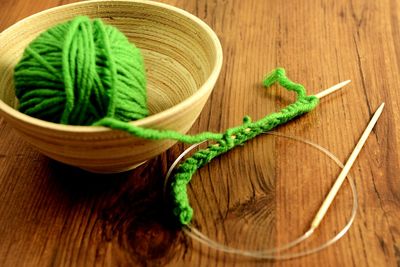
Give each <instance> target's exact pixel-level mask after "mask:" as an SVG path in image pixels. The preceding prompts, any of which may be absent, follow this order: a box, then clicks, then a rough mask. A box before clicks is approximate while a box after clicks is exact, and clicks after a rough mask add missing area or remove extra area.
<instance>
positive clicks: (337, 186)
mask: <svg viewBox="0 0 400 267" xmlns="http://www.w3.org/2000/svg"><path fill="white" fill-rule="evenodd" d="M384 106H385V103H382V104H381V105H380V106H379V108H378V109H377V110H376V111H375V114H374V116H373V117H372V119H371V121H370V122H369V124H368V126H367V128H365V130H364V133H363V134H362V135H361V138H360V140H359V141H358V143H357V145H356V147H355V148H354V150H353V152H352V153H351V155H350V157H349V159H348V160H347V162H346V164H345V165H344V168H343V169H342V171H341V172H340V174H339V176H338V178H337V179H336V181H335V183H334V184H333V186H332V188H331V190H330V191H329V193H328V195H327V196H326V198H325V200H324V202H323V203H322V206H321V207H320V208H319V210H318V212H317V214H316V215H315V217H314V220H313V221H312V223H311V228H310V230H311V231H314V230H315V229H316V228H317V227H318V226H319V224H320V223H321V221H322V219H323V218H324V216H325V214H326V212H327V211H328V209H329V207H330V206H331V204H332V202H333V200H334V199H335V197H336V195H337V193H338V191H339V189H340V187H341V186H342V184H343V181H344V179H345V178H346V176H347V174H348V173H349V171H350V168H351V166H353V163H354V161H355V160H356V158H357V156H358V154H359V153H360V151H361V149H362V147H363V146H364V144H365V142H366V141H367V138H368V136H369V135H370V133H371V131H372V129H373V128H374V126H375V124H376V122H377V121H378V119H379V117H380V115H381V114H382V111H383V107H384Z"/></svg>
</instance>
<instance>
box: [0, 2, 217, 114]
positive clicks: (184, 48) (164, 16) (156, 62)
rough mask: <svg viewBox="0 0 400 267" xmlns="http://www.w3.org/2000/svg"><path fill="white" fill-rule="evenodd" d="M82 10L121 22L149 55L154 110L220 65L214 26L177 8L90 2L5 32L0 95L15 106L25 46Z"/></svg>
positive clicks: (0, 43) (0, 42)
mask: <svg viewBox="0 0 400 267" xmlns="http://www.w3.org/2000/svg"><path fill="white" fill-rule="evenodd" d="M77 15H87V16H89V17H91V18H101V19H103V20H104V21H105V22H106V23H108V24H111V25H114V26H116V27H117V28H118V29H119V30H121V31H122V32H123V33H124V34H125V35H126V36H127V37H128V38H129V40H130V41H131V42H133V43H134V44H135V45H136V46H137V47H139V48H140V49H141V51H142V54H143V56H144V60H145V65H146V72H147V83H148V88H147V91H148V106H149V110H150V113H151V114H156V113H159V112H162V111H165V110H167V109H169V108H171V107H173V106H175V105H177V104H178V103H180V102H182V101H184V100H185V99H187V98H188V97H190V96H192V95H193V94H194V93H195V92H196V91H197V90H199V88H200V87H201V86H202V85H203V84H204V83H205V82H206V81H207V79H208V78H209V76H210V74H211V73H212V72H213V70H215V68H216V64H217V62H216V61H217V57H218V55H217V53H218V50H217V49H216V46H215V39H214V40H213V38H212V36H210V32H209V30H207V29H205V28H204V25H203V24H201V23H199V20H198V19H197V18H195V17H194V16H191V15H189V14H187V13H186V12H181V11H180V10H178V9H176V8H171V7H169V6H166V5H163V4H158V3H152V2H140V1H139V2H135V1H87V2H81V3H76V4H71V5H66V6H61V7H58V8H53V9H50V10H46V11H44V12H41V13H38V14H36V15H33V16H31V17H29V18H27V19H25V20H23V21H21V22H19V23H17V24H15V25H14V26H12V27H10V28H9V29H7V30H6V31H4V32H2V33H1V34H0V99H1V100H2V101H3V102H5V103H6V104H7V105H9V106H11V107H13V108H16V107H17V105H18V100H17V99H16V97H15V93H14V83H13V68H14V66H15V65H16V63H17V62H18V60H19V59H20V58H21V56H22V53H23V51H24V49H25V47H26V46H27V45H28V44H29V43H30V42H31V41H32V40H33V39H34V38H35V37H36V36H37V35H38V34H40V33H41V32H43V31H45V30H46V29H48V28H49V27H51V26H53V25H55V24H57V23H60V22H63V21H66V20H69V19H72V18H73V17H75V16H77Z"/></svg>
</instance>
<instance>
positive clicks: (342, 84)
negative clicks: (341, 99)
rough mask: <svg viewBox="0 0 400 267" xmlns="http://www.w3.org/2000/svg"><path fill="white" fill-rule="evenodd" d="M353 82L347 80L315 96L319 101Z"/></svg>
mask: <svg viewBox="0 0 400 267" xmlns="http://www.w3.org/2000/svg"><path fill="white" fill-rule="evenodd" d="M350 82H351V80H347V81H344V82H341V83H338V84H336V85H334V86H332V87H329V88H328V89H325V90H323V91H321V92H319V93H318V94H316V95H315V96H316V97H318V98H319V99H321V98H323V97H324V96H327V95H329V94H331V93H333V92H335V91H337V90H339V89H341V88H342V87H344V86H345V85H347V84H349V83H350Z"/></svg>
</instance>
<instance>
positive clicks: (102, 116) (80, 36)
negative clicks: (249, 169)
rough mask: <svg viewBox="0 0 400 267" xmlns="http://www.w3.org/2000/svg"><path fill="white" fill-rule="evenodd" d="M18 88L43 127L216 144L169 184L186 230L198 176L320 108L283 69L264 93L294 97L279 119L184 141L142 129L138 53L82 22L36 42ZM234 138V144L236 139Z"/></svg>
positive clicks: (98, 24)
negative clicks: (279, 90)
mask: <svg viewBox="0 0 400 267" xmlns="http://www.w3.org/2000/svg"><path fill="white" fill-rule="evenodd" d="M14 81H15V87H16V96H17V97H18V99H19V101H20V106H19V110H20V111H21V112H23V113H25V114H27V115H30V116H33V117H37V118H40V119H43V120H47V121H52V122H58V123H62V124H73V125H94V126H105V127H109V128H112V129H115V130H121V131H125V132H128V133H130V134H132V135H134V136H136V137H140V138H144V139H152V140H161V139H173V140H177V141H181V142H185V143H198V142H202V141H205V140H213V141H215V142H216V143H217V144H218V145H217V146H216V145H210V146H209V147H208V148H207V149H205V150H200V151H198V152H196V153H195V154H194V155H193V156H191V157H189V158H187V159H186V160H185V161H184V162H183V163H182V164H181V165H180V166H179V167H178V169H177V171H176V173H175V175H174V177H173V179H172V182H171V200H172V205H173V213H174V215H175V216H176V218H177V219H178V221H179V223H181V224H188V223H189V222H190V221H191V219H192V216H193V210H192V208H191V207H190V203H189V199H188V196H187V190H186V186H187V184H188V183H189V182H190V180H191V178H192V176H193V174H194V173H195V172H196V171H197V170H198V169H199V168H201V167H202V166H204V165H205V164H207V163H208V162H210V161H211V160H212V159H214V158H215V157H217V156H219V155H221V154H223V153H225V152H227V151H229V150H231V149H233V148H234V147H236V146H238V145H241V144H244V143H245V142H247V141H248V140H250V139H252V138H254V137H256V136H257V135H259V134H261V133H263V132H266V131H269V130H271V129H273V128H274V127H276V126H278V125H281V124H284V123H286V122H288V121H290V120H292V119H294V118H296V117H297V116H300V115H302V114H304V113H307V112H309V111H311V110H313V109H314V108H315V107H316V106H317V105H318V103H319V100H318V98H317V97H315V96H309V95H307V93H306V90H305V88H304V87H303V86H302V85H301V84H297V83H294V82H292V81H291V80H289V79H288V78H287V77H286V74H285V70H284V69H282V68H277V69H275V70H274V71H272V72H271V73H270V74H269V75H267V76H266V78H265V79H264V86H265V87H269V86H271V85H272V84H274V83H276V82H278V83H279V84H280V85H281V86H283V87H284V88H286V89H287V90H289V91H293V92H295V93H296V101H295V102H294V103H292V104H290V105H288V106H286V107H285V108H283V109H281V110H280V111H279V112H276V113H272V114H269V115H267V116H265V117H264V118H261V119H260V120H258V121H254V122H252V121H251V119H250V117H248V116H246V117H245V118H244V120H243V124H242V125H239V126H237V127H233V128H230V129H227V130H226V131H225V132H224V133H211V132H203V133H199V134H196V135H186V134H182V133H179V132H175V131H171V130H157V129H150V128H141V127H137V126H135V125H132V124H130V123H127V122H128V121H132V120H137V119H141V118H144V117H146V116H147V115H148V114H149V111H148V108H147V94H146V78H145V68H144V64H143V58H142V56H141V53H140V50H139V49H138V48H136V47H135V46H134V45H133V44H131V43H130V42H129V41H128V39H127V38H126V37H125V36H124V34H122V33H121V32H120V31H119V30H118V29H116V28H114V27H112V26H109V25H105V24H104V23H103V22H102V21H101V20H99V19H95V20H93V21H92V20H90V19H89V18H87V17H77V18H75V19H73V20H71V21H68V22H65V23H63V24H59V25H57V26H55V27H53V28H51V29H49V30H47V31H46V32H44V33H42V34H41V35H40V36H39V37H37V38H36V39H35V40H34V41H33V42H32V43H31V44H30V45H29V46H28V47H27V48H26V50H25V52H24V54H23V57H22V59H21V60H20V62H19V63H18V64H17V65H16V67H15V74H14ZM233 136H234V137H235V138H232V137H233Z"/></svg>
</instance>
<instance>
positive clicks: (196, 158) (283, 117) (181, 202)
mask: <svg viewBox="0 0 400 267" xmlns="http://www.w3.org/2000/svg"><path fill="white" fill-rule="evenodd" d="M276 82H278V83H279V84H280V85H281V86H283V87H284V88H286V89H288V90H290V91H294V92H295V93H296V95H297V99H296V101H295V102H294V103H292V104H290V105H288V106H286V107H285V108H283V109H281V110H280V111H279V112H277V113H272V114H270V115H268V116H266V117H264V118H262V119H260V120H258V121H256V122H252V121H251V119H250V117H248V116H246V117H244V119H243V124H242V125H240V126H238V127H235V128H231V129H228V130H227V131H226V132H225V133H224V135H223V138H221V139H219V140H217V142H216V144H212V145H209V146H208V147H207V148H206V149H203V150H199V151H198V152H196V153H195V154H193V155H192V156H191V157H189V158H187V159H186V160H185V161H184V162H183V163H182V164H180V165H179V167H178V168H177V171H176V172H175V174H174V176H173V178H172V182H171V198H172V204H173V213H174V215H175V216H176V218H178V220H179V222H180V223H181V224H183V225H186V224H188V223H189V222H190V221H191V220H192V217H193V209H192V208H191V207H190V203H189V199H188V195H187V188H186V186H187V185H188V183H189V182H190V180H191V178H192V176H193V174H194V173H195V172H196V171H197V170H198V169H199V168H201V167H202V166H204V165H205V164H207V163H209V162H210V161H211V160H212V159H214V158H215V157H218V156H219V155H221V154H224V153H225V152H227V151H229V150H231V149H232V148H234V147H236V146H238V145H241V144H243V143H245V142H246V141H248V140H250V139H252V138H254V137H256V136H257V135H259V134H261V133H264V132H267V131H270V130H271V129H273V128H275V127H276V126H278V125H281V124H284V123H286V122H288V121H290V120H292V119H294V118H295V117H297V116H299V115H302V114H304V113H307V112H309V111H311V110H313V109H314V108H315V107H316V106H317V105H318V103H319V99H318V98H317V97H316V96H307V93H306V90H305V88H304V87H303V86H302V85H301V84H297V83H294V82H292V81H291V80H289V79H288V78H287V77H286V75H285V70H284V69H282V68H278V69H276V70H274V71H273V72H271V73H270V74H269V75H268V76H267V77H266V78H265V79H264V83H263V84H264V86H265V87H269V86H271V85H272V84H274V83H276Z"/></svg>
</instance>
